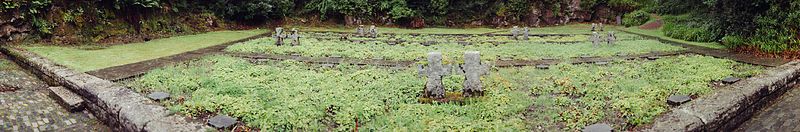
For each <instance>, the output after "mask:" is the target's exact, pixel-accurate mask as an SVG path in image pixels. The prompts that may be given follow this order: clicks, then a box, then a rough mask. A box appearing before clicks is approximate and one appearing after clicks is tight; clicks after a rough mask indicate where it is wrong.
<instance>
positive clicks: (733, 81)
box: [722, 77, 742, 84]
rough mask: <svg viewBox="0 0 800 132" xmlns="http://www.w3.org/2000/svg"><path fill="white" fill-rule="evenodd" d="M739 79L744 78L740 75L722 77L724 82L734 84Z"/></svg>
mask: <svg viewBox="0 0 800 132" xmlns="http://www.w3.org/2000/svg"><path fill="white" fill-rule="evenodd" d="M739 80H742V79H741V78H738V77H726V78H725V79H722V83H725V84H733V83H736V82H738V81H739Z"/></svg>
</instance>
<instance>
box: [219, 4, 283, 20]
mask: <svg viewBox="0 0 800 132" xmlns="http://www.w3.org/2000/svg"><path fill="white" fill-rule="evenodd" d="M294 5H295V4H294V1H292V0H218V1H216V2H215V3H213V5H211V8H212V10H214V11H216V12H217V14H219V15H221V16H223V17H224V18H228V19H232V20H260V21H263V20H268V19H280V18H282V17H283V16H286V15H288V14H290V10H291V9H294Z"/></svg>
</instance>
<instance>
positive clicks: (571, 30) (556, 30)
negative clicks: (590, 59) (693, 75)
mask: <svg viewBox="0 0 800 132" xmlns="http://www.w3.org/2000/svg"><path fill="white" fill-rule="evenodd" d="M614 27H616V26H612V25H606V27H605V29H606V30H607V31H616V29H614ZM291 28H292V27H290V28H287V29H291ZM293 28H296V29H297V30H299V31H333V32H355V31H356V27H293ZM364 28H366V29H368V28H369V25H365V26H364ZM519 28H520V29H521V28H523V27H519ZM591 29H592V26H591V24H568V25H563V26H551V27H530V33H531V34H590V33H592V31H591ZM598 30H599V27H598ZM378 32H380V33H396V34H488V33H495V34H498V33H499V34H509V33H511V29H510V28H507V27H506V28H435V27H434V28H422V29H406V28H394V27H378Z"/></svg>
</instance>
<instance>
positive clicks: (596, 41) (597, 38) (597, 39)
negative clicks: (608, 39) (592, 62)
mask: <svg viewBox="0 0 800 132" xmlns="http://www.w3.org/2000/svg"><path fill="white" fill-rule="evenodd" d="M589 41H592V46H594V47H597V46H599V45H600V35H598V34H597V32H592V36H591V37H589Z"/></svg>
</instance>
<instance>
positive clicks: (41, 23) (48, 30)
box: [32, 17, 54, 35]
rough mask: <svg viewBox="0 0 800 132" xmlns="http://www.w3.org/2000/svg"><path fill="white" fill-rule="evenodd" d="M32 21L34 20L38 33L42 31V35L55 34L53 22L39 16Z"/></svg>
mask: <svg viewBox="0 0 800 132" xmlns="http://www.w3.org/2000/svg"><path fill="white" fill-rule="evenodd" d="M32 22H33V27H34V28H35V29H36V31H38V33H40V34H42V35H51V34H53V31H52V30H53V27H54V26H53V24H51V23H50V22H48V21H47V20H45V19H42V18H39V17H34V18H33V19H32Z"/></svg>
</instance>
